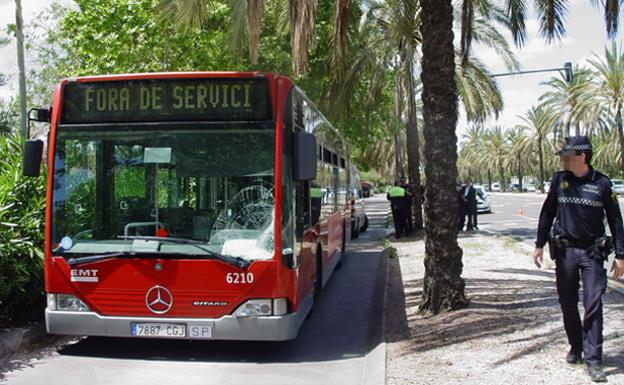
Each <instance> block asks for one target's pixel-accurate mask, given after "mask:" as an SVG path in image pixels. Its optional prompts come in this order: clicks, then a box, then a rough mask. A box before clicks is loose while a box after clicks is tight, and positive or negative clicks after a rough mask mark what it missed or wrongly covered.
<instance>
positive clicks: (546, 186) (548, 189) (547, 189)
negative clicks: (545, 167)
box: [544, 182, 550, 194]
mask: <svg viewBox="0 0 624 385" xmlns="http://www.w3.org/2000/svg"><path fill="white" fill-rule="evenodd" d="M549 191H550V182H544V192H545V193H547V194H548V192H549Z"/></svg>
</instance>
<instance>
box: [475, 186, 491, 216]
mask: <svg viewBox="0 0 624 385" xmlns="http://www.w3.org/2000/svg"><path fill="white" fill-rule="evenodd" d="M474 188H475V191H476V193H477V194H476V195H477V212H478V213H479V214H485V213H491V212H492V204H491V203H490V199H489V198H488V194H487V191H485V188H483V186H479V185H475V186H474Z"/></svg>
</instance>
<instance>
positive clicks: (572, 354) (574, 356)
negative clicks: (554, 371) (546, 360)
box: [566, 349, 583, 365]
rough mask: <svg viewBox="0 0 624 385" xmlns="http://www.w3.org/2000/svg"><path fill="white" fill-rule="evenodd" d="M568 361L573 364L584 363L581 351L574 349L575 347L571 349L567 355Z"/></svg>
mask: <svg viewBox="0 0 624 385" xmlns="http://www.w3.org/2000/svg"><path fill="white" fill-rule="evenodd" d="M566 362H567V363H568V364H573V365H578V364H581V363H583V360H582V359H581V353H579V352H576V351H574V350H573V349H571V350H570V351H569V352H568V355H567V356H566Z"/></svg>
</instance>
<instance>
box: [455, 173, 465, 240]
mask: <svg viewBox="0 0 624 385" xmlns="http://www.w3.org/2000/svg"><path fill="white" fill-rule="evenodd" d="M463 187H464V186H463V185H462V184H461V182H457V187H456V188H457V230H458V231H463V230H464V224H465V223H466V201H465V200H464V188H463Z"/></svg>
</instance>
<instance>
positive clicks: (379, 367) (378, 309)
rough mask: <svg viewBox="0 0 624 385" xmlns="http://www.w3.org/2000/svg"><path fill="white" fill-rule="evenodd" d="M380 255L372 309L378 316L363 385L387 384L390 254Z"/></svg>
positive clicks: (368, 343) (372, 327)
mask: <svg viewBox="0 0 624 385" xmlns="http://www.w3.org/2000/svg"><path fill="white" fill-rule="evenodd" d="M380 254H381V257H380V259H379V267H378V270H377V277H375V294H374V297H373V307H372V314H376V315H378V316H376V317H375V318H374V319H373V320H372V321H371V325H370V329H369V331H368V336H367V341H366V346H367V349H366V350H367V351H368V354H367V355H366V358H365V360H366V363H365V364H364V378H363V379H362V384H363V385H383V384H385V382H386V299H387V297H388V293H387V292H388V272H389V269H388V253H387V252H386V251H385V250H383V251H380Z"/></svg>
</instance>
